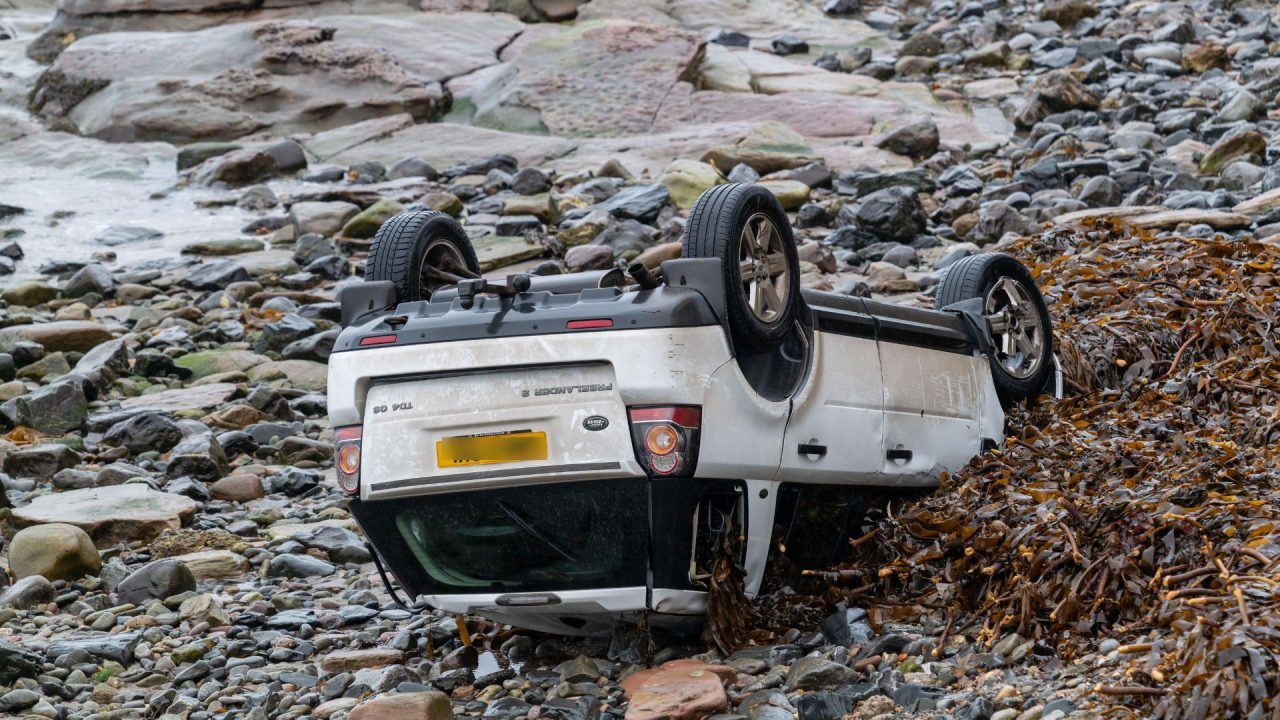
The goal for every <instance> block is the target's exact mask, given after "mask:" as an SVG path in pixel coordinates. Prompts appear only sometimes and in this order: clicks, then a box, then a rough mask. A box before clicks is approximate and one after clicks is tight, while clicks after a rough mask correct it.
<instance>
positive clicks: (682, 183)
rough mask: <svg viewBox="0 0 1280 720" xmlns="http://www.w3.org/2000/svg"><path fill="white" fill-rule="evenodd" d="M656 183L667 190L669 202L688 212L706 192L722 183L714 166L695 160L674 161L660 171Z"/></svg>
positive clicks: (720, 176) (722, 177) (722, 178)
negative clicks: (660, 173) (660, 175)
mask: <svg viewBox="0 0 1280 720" xmlns="http://www.w3.org/2000/svg"><path fill="white" fill-rule="evenodd" d="M658 182H659V183H661V184H662V185H663V186H664V187H666V188H667V192H668V193H670V195H671V202H672V203H673V204H675V206H676V207H678V208H680V209H681V210H688V209H689V208H691V207H693V203H694V201H695V200H697V199H698V196H699V195H701V194H702V193H703V192H705V191H706V190H708V189H710V188H712V187H714V186H716V185H719V184H720V183H722V182H724V176H722V175H721V174H720V171H718V170H716V168H715V166H713V165H709V164H707V163H704V162H698V161H696V160H675V161H673V162H672V163H671V164H670V165H668V166H667V169H666V170H663V171H662V177H660V178H658Z"/></svg>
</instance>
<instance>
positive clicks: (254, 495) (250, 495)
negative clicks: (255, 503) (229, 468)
mask: <svg viewBox="0 0 1280 720" xmlns="http://www.w3.org/2000/svg"><path fill="white" fill-rule="evenodd" d="M209 491H210V492H211V493H213V497H215V498H217V499H218V500H230V501H232V502H250V501H252V500H257V499H258V498H261V497H262V494H263V493H262V480H261V479H260V478H258V476H257V475H231V476H229V477H224V478H222V479H221V480H218V481H217V482H215V483H214V484H213V485H211V486H210V487H209Z"/></svg>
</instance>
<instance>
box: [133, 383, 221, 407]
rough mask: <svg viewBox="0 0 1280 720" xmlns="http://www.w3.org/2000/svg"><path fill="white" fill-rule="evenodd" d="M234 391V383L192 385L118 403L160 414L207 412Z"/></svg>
mask: <svg viewBox="0 0 1280 720" xmlns="http://www.w3.org/2000/svg"><path fill="white" fill-rule="evenodd" d="M235 391H236V386H235V383H211V384H209V385H194V386H192V387H186V388H174V389H172V390H162V391H161V392H158V393H151V394H150V395H139V396H137V397H131V398H125V399H124V400H122V401H121V402H120V406H121V407H123V408H126V409H132V408H151V409H153V410H160V411H162V412H180V411H182V410H209V409H212V408H215V407H219V406H220V405H222V404H223V403H225V402H226V401H227V399H228V398H230V397H231V395H232V393H234V392H235Z"/></svg>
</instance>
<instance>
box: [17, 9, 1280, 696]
mask: <svg viewBox="0 0 1280 720" xmlns="http://www.w3.org/2000/svg"><path fill="white" fill-rule="evenodd" d="M1277 22H1278V18H1277V17H1276V16H1275V8H1274V7H1273V6H1272V5H1269V4H1266V3H1261V2H1258V3H1254V2H1225V1H1224V0H1198V1H1196V2H1123V1H1120V0H1114V1H1102V2H1086V1H1085V0H1048V1H1047V2H1044V3H1012V2H1001V1H1000V0H974V1H971V2H960V1H953V0H936V1H935V2H933V3H916V2H886V3H883V4H872V3H865V4H864V3H863V2H859V1H858V0H824V1H822V2H818V1H816V0H815V1H810V0H757V1H754V2H750V3H743V2H735V1H734V0H662V1H659V0H628V2H618V1H617V0H591V2H586V3H582V2H578V1H577V0H422V2H420V3H415V4H413V5H410V4H409V3H406V2H392V1H391V0H377V1H375V2H368V3H365V2H348V1H346V0H316V1H310V0H299V1H298V2H287V3H256V2H245V3H236V2H232V3H227V2H222V1H219V2H203V1H202V0H190V1H189V2H182V3H155V2H149V1H148V0H111V1H108V0H60V2H59V3H58V4H57V6H56V8H55V7H53V6H52V5H50V4H48V3H45V2H39V1H36V0H0V274H3V275H5V276H7V277H5V278H3V279H0V300H3V308H0V426H2V429H3V432H4V433H5V434H4V435H3V439H0V457H2V458H3V460H2V462H3V465H2V468H3V475H0V481H2V482H3V488H4V492H3V493H0V504H2V505H4V506H6V507H5V508H3V509H0V513H3V514H4V515H3V519H4V533H3V535H4V545H3V555H4V558H5V561H4V563H5V567H7V570H8V572H7V575H5V576H4V577H3V580H2V581H0V585H4V586H5V587H3V589H0V716H4V717H10V716H13V717H33V718H51V719H56V720H69V719H72V718H75V719H84V718H103V719H105V718H165V720H171V719H174V718H183V719H188V718H189V719H191V720H203V719H209V718H219V719H221V718H255V719H259V718H277V717H279V718H334V719H335V720H341V718H343V717H349V718H352V719H353V720H367V719H369V718H431V719H432V720H448V718H451V717H453V716H455V715H465V716H468V717H483V718H489V719H492V720H517V719H520V718H529V719H530V720H535V719H536V718H541V717H546V718H554V719H555V720H595V719H597V718H601V717H602V716H612V717H624V716H626V717H629V718H633V719H635V718H639V719H642V720H647V719H649V718H655V719H656V718H660V717H661V718H668V717H669V718H674V719H676V720H683V719H686V718H695V717H701V716H706V715H714V716H716V717H718V718H722V719H723V720H730V718H735V717H746V718H750V719H751V720H789V719H792V718H798V720H835V719H836V718H841V717H844V716H846V715H850V714H851V715H852V716H853V717H855V718H878V719H881V720H883V719H885V718H899V717H918V718H933V717H937V718H942V717H950V718H957V719H959V720H986V719H988V718H993V719H995V720H1037V719H1043V720H1056V719H1057V718H1064V717H1073V718H1083V717H1097V716H1098V715H1099V713H1100V712H1102V710H1104V709H1105V708H1108V707H1111V706H1113V705H1114V704H1116V703H1131V704H1133V705H1134V707H1137V708H1139V710H1137V711H1135V712H1141V711H1142V710H1141V709H1142V708H1144V707H1146V706H1143V705H1142V704H1141V702H1142V698H1141V696H1140V694H1139V696H1138V697H1137V698H1136V700H1135V698H1134V697H1133V696H1119V697H1117V696H1114V695H1107V694H1105V693H1102V692H1099V690H1098V688H1099V687H1115V686H1124V685H1126V684H1129V678H1127V677H1126V665H1125V662H1124V659H1125V657H1126V655H1128V654H1130V653H1132V652H1134V650H1133V649H1132V648H1130V647H1128V646H1125V647H1122V646H1121V643H1120V642H1119V641H1118V640H1116V639H1114V638H1111V637H1108V636H1106V634H1105V633H1102V634H1098V635H1097V637H1094V638H1092V639H1090V640H1089V642H1088V644H1087V645H1086V646H1085V649H1084V650H1083V651H1081V650H1079V648H1080V645H1076V646H1075V647H1076V648H1077V649H1076V650H1074V651H1073V653H1074V655H1073V657H1071V658H1065V657H1063V656H1062V655H1060V654H1058V653H1057V652H1056V650H1055V646H1054V644H1053V643H1052V642H1047V641H1046V639H1045V638H1043V637H1041V638H1029V637H1023V636H1022V635H1019V634H1017V633H1013V632H1007V631H1006V632H999V633H996V634H994V635H991V636H982V637H979V635H978V634H977V633H975V632H961V631H960V629H959V628H957V625H956V619H955V618H953V617H952V618H949V617H948V616H947V615H945V614H944V613H940V612H928V611H925V610H921V611H920V612H918V613H914V614H911V615H910V616H909V617H908V616H900V617H898V618H897V620H896V621H895V622H881V620H880V618H879V617H878V616H877V615H871V616H869V615H868V614H867V612H866V610H865V608H866V607H868V606H874V604H875V602H876V599H875V598H874V597H867V596H863V597H859V598H854V599H852V600H850V601H848V602H845V603H843V605H842V606H837V605H835V604H824V603H819V607H815V608H812V609H811V611H809V612H807V613H800V614H798V615H796V616H795V617H794V618H793V621H792V622H791V627H790V628H789V629H785V630H784V631H783V632H781V633H774V634H772V635H771V636H769V639H768V641H767V644H763V645H756V646H752V647H747V648H744V649H742V650H739V651H738V652H735V653H733V654H731V655H728V656H721V655H719V654H716V653H713V652H708V651H707V650H706V648H705V646H703V645H701V644H699V643H697V642H696V641H695V640H693V639H687V638H686V639H681V638H668V637H656V638H654V639H653V640H654V644H653V645H650V643H649V642H648V639H646V638H642V637H640V636H638V635H636V634H634V633H630V632H620V633H618V634H617V636H615V637H614V638H613V639H612V640H608V639H605V640H599V641H597V640H575V639H565V638H554V637H546V636H539V635H534V634H530V633H525V632H523V631H521V630H519V629H516V628H505V627H495V626H493V625H492V624H489V623H486V622H485V621H482V620H478V619H475V618H471V619H463V620H458V619H455V618H453V617H445V616H441V615H439V614H436V613H433V612H432V611H430V610H429V609H426V608H421V607H413V608H409V609H406V608H402V607H399V606H398V605H397V604H396V603H395V602H394V601H393V599H392V598H391V597H389V596H388V595H387V593H386V592H385V591H384V589H383V587H382V585H381V583H380V582H379V580H378V577H377V574H376V572H375V571H374V569H373V565H372V564H371V562H370V558H369V556H368V553H367V550H366V549H365V546H364V544H363V541H362V539H361V538H360V536H359V535H358V534H357V533H356V532H355V531H354V530H355V525H354V523H353V521H352V520H351V518H350V516H349V514H348V512H347V511H346V509H345V508H344V507H343V505H344V502H343V499H342V496H341V494H340V493H339V492H338V490H337V488H336V485H335V484H334V479H333V470H332V462H331V454H332V446H331V443H332V429H331V428H330V427H329V426H328V423H327V420H326V408H325V395H324V390H325V360H326V358H327V357H328V354H329V352H330V349H331V348H332V345H333V341H334V338H335V337H336V334H337V329H336V324H337V320H338V309H337V305H336V304H335V302H334V297H335V292H336V289H337V288H338V287H340V286H341V285H342V284H343V283H346V282H353V281H357V280H358V276H359V274H360V272H361V271H362V265H363V258H364V254H365V253H366V251H367V249H368V244H369V239H370V238H371V237H372V235H373V234H374V232H375V231H376V229H377V227H378V226H379V224H380V223H381V221H382V220H383V219H385V218H387V217H389V216H391V215H392V214H394V213H396V212H399V211H401V210H403V209H411V208H431V209H436V210H441V211H444V212H448V213H450V214H452V215H455V216H457V217H459V218H460V219H461V220H462V221H463V223H464V225H465V226H466V228H467V229H468V232H469V233H471V234H472V236H473V239H474V242H475V244H476V247H477V250H478V253H479V257H480V260H481V263H482V266H483V268H484V269H485V271H486V272H491V273H492V274H494V275H496V276H502V275H504V274H506V273H511V272H515V271H517V270H520V271H532V272H536V273H559V272H572V271H576V270H587V269H596V268H603V267H609V266H612V265H614V264H616V263H617V262H618V261H619V260H624V259H625V260H632V259H635V258H639V259H640V260H642V261H644V262H646V263H650V264H656V263H658V262H661V261H662V260H665V259H668V258H671V257H675V256H676V255H677V254H678V252H679V242H678V241H679V237H680V234H681V232H682V228H683V223H684V220H685V218H686V215H687V210H688V208H689V206H690V205H691V204H692V202H693V200H694V198H696V197H697V195H698V194H699V193H700V192H701V191H703V190H705V189H706V188H708V187H711V186H713V185H715V184H718V183H722V182H727V181H734V182H758V183H761V184H763V185H764V186H766V187H768V188H769V189H770V190H772V191H773V192H774V193H775V194H776V195H777V196H778V197H779V198H780V199H781V200H782V202H783V204H784V206H785V207H786V208H787V209H788V211H789V212H790V213H791V214H792V218H793V224H794V226H795V228H796V233H797V239H798V241H799V242H800V243H801V246H800V257H801V259H802V261H803V262H802V269H803V278H802V281H803V282H804V284H805V285H806V286H808V287H812V288H820V289H827V290H834V291H836V292H841V293H848V294H853V295H863V296H876V297H889V298H892V299H894V300H895V301H898V302H904V303H912V304H922V305H929V304H931V302H932V299H931V298H930V296H929V293H930V289H931V288H932V287H933V286H934V285H935V284H936V282H937V281H938V278H939V277H940V275H941V274H942V273H944V272H945V271H946V268H947V267H948V266H949V265H950V264H951V263H954V262H955V261H956V260H958V259H959V258H962V257H964V256H965V255H967V254H971V253H974V252H978V251H980V250H984V249H999V248H1007V247H1011V246H1013V243H1014V241H1015V240H1016V239H1017V238H1018V237H1020V236H1025V235H1030V234H1034V233H1037V232H1039V231H1041V229H1042V228H1044V227H1046V226H1049V225H1055V224H1056V225H1064V224H1065V225H1070V224H1073V223H1087V222H1088V221H1089V219H1090V218H1093V217H1104V216H1109V217H1119V218H1123V219H1124V221H1125V222H1127V223H1128V224H1130V225H1131V226H1133V227H1136V228H1140V229H1142V230H1143V231H1146V232H1149V233H1152V234H1153V236H1163V235H1167V234H1174V233H1176V234H1178V235H1181V236H1184V237H1190V238H1209V237H1213V236H1221V238H1222V239H1223V240H1225V241H1231V242H1240V241H1243V239H1244V238H1246V237H1251V238H1255V239H1257V240H1258V241H1260V242H1262V243H1271V242H1273V241H1274V238H1277V237H1280V162H1278V160H1280V150H1278V149H1277V147H1276V128H1277V126H1278V125H1280V110H1278V109H1277V102H1276V101H1277V95H1278V94H1280V59H1277V57H1276V56H1277V50H1280V46H1278V45H1277V43H1278V42H1280V25H1277ZM1091 252H1097V253H1105V252H1106V246H1105V244H1101V245H1099V246H1098V247H1097V248H1095V249H1093V250H1092V251H1091ZM1150 261H1151V262H1156V263H1158V262H1160V258H1158V257H1153V258H1151V259H1150ZM784 594H785V593H784ZM775 600H777V599H776V598H774V599H770V598H766V599H764V600H762V603H764V604H765V606H768V605H769V603H771V602H774V601H775ZM961 628H963V626H961Z"/></svg>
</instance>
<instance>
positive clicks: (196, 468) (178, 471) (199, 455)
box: [165, 430, 228, 482]
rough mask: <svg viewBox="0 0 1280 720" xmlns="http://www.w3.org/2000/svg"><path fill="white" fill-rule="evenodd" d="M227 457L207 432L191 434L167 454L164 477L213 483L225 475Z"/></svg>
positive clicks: (211, 434)
mask: <svg viewBox="0 0 1280 720" xmlns="http://www.w3.org/2000/svg"><path fill="white" fill-rule="evenodd" d="M227 469H228V465H227V456H226V453H224V452H223V451H222V446H221V445H219V444H218V441H217V440H216V439H215V438H214V436H213V433H212V432H209V431H207V430H205V431H202V432H195V433H192V434H190V435H188V436H186V437H185V438H183V439H182V440H181V441H180V442H179V443H178V444H176V445H174V446H173V450H171V451H170V452H169V464H168V466H166V467H165V477H167V478H180V477H184V476H186V477H191V478H192V479H194V480H200V481H204V482H213V481H214V480H217V479H219V478H221V477H222V476H223V475H226V474H227Z"/></svg>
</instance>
